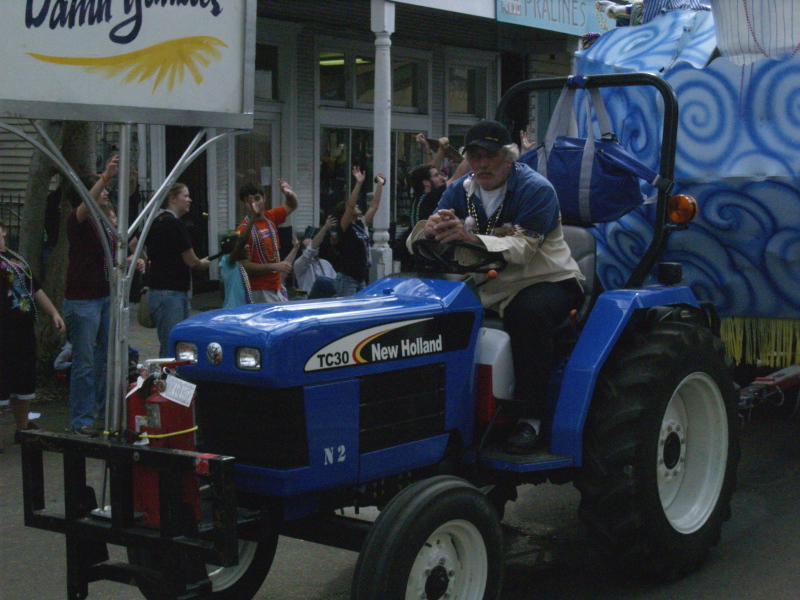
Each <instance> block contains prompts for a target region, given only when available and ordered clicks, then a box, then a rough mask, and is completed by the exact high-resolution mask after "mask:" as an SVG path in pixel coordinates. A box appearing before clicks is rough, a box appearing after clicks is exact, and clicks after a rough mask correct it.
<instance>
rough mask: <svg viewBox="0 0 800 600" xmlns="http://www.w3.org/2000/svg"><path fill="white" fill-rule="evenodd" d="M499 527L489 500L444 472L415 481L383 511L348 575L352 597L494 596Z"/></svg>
mask: <svg viewBox="0 0 800 600" xmlns="http://www.w3.org/2000/svg"><path fill="white" fill-rule="evenodd" d="M503 565H504V556H503V530H502V527H501V525H500V519H499V518H498V516H497V512H496V511H495V509H494V507H493V506H492V504H491V502H490V501H489V500H488V499H487V498H486V497H485V496H484V495H483V494H482V493H481V492H480V491H478V490H477V489H476V488H475V487H474V486H472V485H471V484H469V483H468V482H466V481H464V480H463V479H459V478H457V477H451V476H449V475H442V476H437V477H432V478H430V479H425V480H423V481H418V482H416V483H414V484H412V485H410V486H409V487H407V488H406V489H404V490H403V491H401V492H400V493H399V494H397V496H395V497H394V498H392V500H391V501H390V502H389V503H388V504H387V505H386V508H384V509H383V511H381V514H380V515H379V516H378V519H377V520H376V521H375V525H374V526H373V528H372V530H371V531H370V533H369V535H368V536H367V539H366V541H365V542H364V547H363V549H362V551H361V554H360V555H359V557H358V563H357V564H356V571H355V574H354V575H353V590H352V595H351V598H352V599H353V600H409V599H411V598H413V599H414V600H418V599H419V598H421V597H423V592H424V593H425V595H424V597H426V598H428V599H429V600H437V599H440V598H444V597H445V593H448V594H449V596H448V597H449V598H458V599H459V600H495V599H496V598H498V597H499V595H500V589H501V586H502V581H503Z"/></svg>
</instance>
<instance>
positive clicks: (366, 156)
mask: <svg viewBox="0 0 800 600" xmlns="http://www.w3.org/2000/svg"><path fill="white" fill-rule="evenodd" d="M321 133H322V136H321V137H322V148H320V150H321V153H320V154H321V156H322V160H321V164H320V177H319V180H320V196H321V197H320V209H321V212H322V215H323V216H327V215H329V214H331V212H333V207H334V206H336V204H337V203H338V202H341V201H342V200H347V198H348V196H349V195H350V190H351V189H352V187H353V183H354V182H355V180H354V179H353V175H352V169H353V167H354V166H356V165H358V166H359V167H361V168H362V169H364V170H365V171H366V181H372V178H373V167H372V147H373V139H374V135H373V132H372V130H371V129H344V128H334V127H323V128H322V132H321ZM370 190H372V185H371V184H365V185H363V186H362V187H361V196H360V197H359V205H360V206H361V209H362V210H366V198H367V191H370Z"/></svg>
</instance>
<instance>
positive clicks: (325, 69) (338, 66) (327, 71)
mask: <svg viewBox="0 0 800 600" xmlns="http://www.w3.org/2000/svg"><path fill="white" fill-rule="evenodd" d="M346 84H347V67H346V65H345V56H344V53H343V52H320V53H319V95H320V99H321V100H322V101H323V102H329V103H330V102H346V101H347V87H346Z"/></svg>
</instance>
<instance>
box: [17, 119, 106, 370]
mask: <svg viewBox="0 0 800 600" xmlns="http://www.w3.org/2000/svg"><path fill="white" fill-rule="evenodd" d="M48 133H49V132H48ZM61 139H62V141H61V153H62V155H63V156H64V159H65V160H66V161H67V163H68V164H69V165H70V166H71V167H72V168H73V170H74V171H75V173H76V174H77V175H78V177H88V176H92V175H96V174H97V173H96V171H97V168H96V167H95V161H96V158H95V157H96V147H97V142H96V124H94V123H86V122H78V121H64V122H63V133H62V136H61ZM37 154H41V153H40V152H37ZM44 158H45V160H47V161H49V159H48V158H47V157H44ZM31 175H32V176H33V171H32V172H31ZM61 181H62V182H63V183H64V185H71V184H70V183H69V182H68V181H67V179H66V178H65V177H63V176H62V178H61ZM28 187H29V189H30V187H31V184H30V183H29V185H28ZM45 197H46V193H45ZM43 206H44V205H42V207H41V215H42V224H41V226H40V227H39V228H38V229H37V230H36V231H39V232H41V231H43V227H44V210H43ZM71 212H72V206H70V204H69V202H68V201H67V200H66V199H65V198H64V196H63V195H62V197H61V225H60V228H59V234H58V243H57V244H56V247H55V248H54V249H53V253H52V255H51V256H50V260H49V261H48V264H47V272H46V273H45V277H44V281H45V282H46V286H45V291H46V292H47V295H48V296H49V297H50V300H52V301H53V304H54V305H55V307H56V308H57V309H58V311H59V312H62V311H61V306H62V304H63V302H64V290H65V289H66V283H67V266H68V264H69V240H68V239H67V218H68V217H69V214H70V213H71ZM39 248H40V253H41V242H40V246H39ZM37 338H38V341H39V364H40V365H52V364H53V359H54V358H55V357H56V355H57V354H58V352H59V350H60V349H61V346H62V345H63V343H64V342H63V339H62V336H60V335H58V334H57V332H56V331H55V330H54V329H53V325H52V322H51V321H50V320H49V319H40V325H39V328H38V330H37Z"/></svg>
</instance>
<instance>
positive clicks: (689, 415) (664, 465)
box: [657, 373, 728, 534]
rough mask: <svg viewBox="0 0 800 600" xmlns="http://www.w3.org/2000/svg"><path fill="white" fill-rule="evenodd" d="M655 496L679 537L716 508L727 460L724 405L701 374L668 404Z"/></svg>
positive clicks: (683, 385) (685, 382)
mask: <svg viewBox="0 0 800 600" xmlns="http://www.w3.org/2000/svg"><path fill="white" fill-rule="evenodd" d="M658 442H659V444H658V457H657V461H658V464H657V469H658V493H659V496H660V498H661V506H662V507H663V509H664V514H665V515H666V517H667V520H668V521H669V522H670V524H671V525H672V527H673V528H674V529H675V530H676V531H678V532H679V533H682V534H689V533H693V532H695V531H697V530H698V529H700V528H701V527H702V526H703V525H704V524H705V523H706V521H707V520H708V518H709V517H710V516H711V513H712V512H713V511H714V507H715V506H716V505H717V500H718V499H719V495H720V491H721V490H722V485H723V482H724V480H725V469H726V465H727V461H728V419H727V412H726V410H725V400H724V398H723V397H722V393H721V392H720V390H719V387H718V386H717V384H716V382H715V381H714V380H713V379H712V378H711V377H710V376H709V375H707V374H706V373H692V374H691V375H689V376H688V377H686V378H685V379H684V380H683V381H682V382H681V383H680V385H679V386H678V387H677V389H676V390H675V392H674V393H673V394H672V398H671V399H670V401H669V404H668V405H667V410H666V411H665V413H664V418H663V420H662V422H661V431H660V433H659V440H658Z"/></svg>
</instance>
